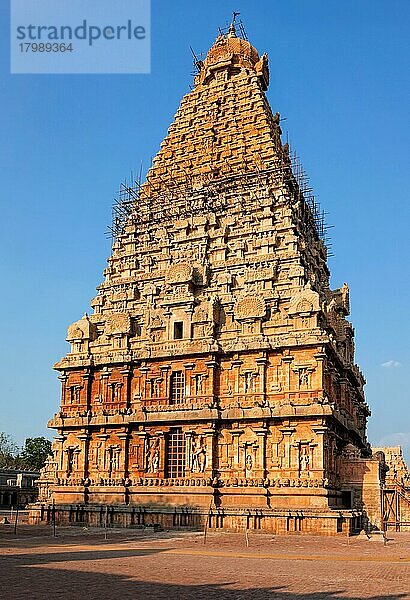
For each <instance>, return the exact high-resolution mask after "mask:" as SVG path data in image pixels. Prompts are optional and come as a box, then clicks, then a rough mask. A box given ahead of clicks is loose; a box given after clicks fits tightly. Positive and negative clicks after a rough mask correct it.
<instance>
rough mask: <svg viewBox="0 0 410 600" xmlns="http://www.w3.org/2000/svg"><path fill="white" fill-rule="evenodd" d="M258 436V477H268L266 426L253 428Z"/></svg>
mask: <svg viewBox="0 0 410 600" xmlns="http://www.w3.org/2000/svg"><path fill="white" fill-rule="evenodd" d="M253 431H254V432H255V433H256V435H257V436H258V452H257V465H256V471H257V475H258V477H263V478H265V477H266V436H267V434H268V431H267V429H265V428H264V427H261V428H258V429H254V430H253Z"/></svg>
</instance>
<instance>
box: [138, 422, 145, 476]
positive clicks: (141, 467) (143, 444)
mask: <svg viewBox="0 0 410 600" xmlns="http://www.w3.org/2000/svg"><path fill="white" fill-rule="evenodd" d="M137 435H138V437H139V438H141V441H142V444H141V446H142V451H141V456H140V459H139V462H140V470H141V471H144V472H145V470H146V466H147V437H148V434H147V432H146V431H141V432H138V434H137Z"/></svg>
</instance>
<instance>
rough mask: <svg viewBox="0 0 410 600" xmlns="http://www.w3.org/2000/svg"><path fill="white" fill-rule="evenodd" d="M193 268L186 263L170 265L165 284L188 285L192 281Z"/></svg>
mask: <svg viewBox="0 0 410 600" xmlns="http://www.w3.org/2000/svg"><path fill="white" fill-rule="evenodd" d="M192 277H193V267H192V265H189V264H187V263H177V264H175V265H172V266H171V267H170V268H169V269H168V271H167V275H166V280H167V283H189V282H190V281H192Z"/></svg>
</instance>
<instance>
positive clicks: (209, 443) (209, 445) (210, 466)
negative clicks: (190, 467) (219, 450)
mask: <svg viewBox="0 0 410 600" xmlns="http://www.w3.org/2000/svg"><path fill="white" fill-rule="evenodd" d="M215 435H216V432H215V430H214V429H204V430H203V431H202V436H203V437H204V439H205V444H206V462H205V469H204V472H203V474H204V476H205V475H208V477H213V471H214V441H215Z"/></svg>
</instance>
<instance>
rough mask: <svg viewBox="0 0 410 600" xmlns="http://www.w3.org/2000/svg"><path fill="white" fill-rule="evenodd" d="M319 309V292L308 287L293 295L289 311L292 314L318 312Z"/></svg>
mask: <svg viewBox="0 0 410 600" xmlns="http://www.w3.org/2000/svg"><path fill="white" fill-rule="evenodd" d="M319 310H320V299H319V294H318V293H317V292H314V291H313V290H311V289H309V288H307V289H304V290H303V291H301V292H299V293H297V294H295V295H294V296H293V298H292V300H291V302H290V305H289V309H288V313H289V314H290V315H295V314H298V313H308V312H317V311H319Z"/></svg>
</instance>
